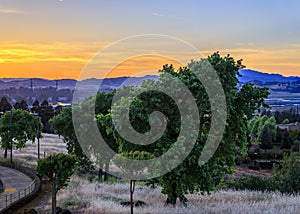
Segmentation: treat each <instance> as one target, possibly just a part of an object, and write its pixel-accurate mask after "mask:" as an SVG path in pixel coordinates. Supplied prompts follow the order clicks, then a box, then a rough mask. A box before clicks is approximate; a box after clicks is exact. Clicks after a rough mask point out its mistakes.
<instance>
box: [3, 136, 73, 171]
mask: <svg viewBox="0 0 300 214" xmlns="http://www.w3.org/2000/svg"><path fill="white" fill-rule="evenodd" d="M0 151H1V153H2V154H3V153H4V151H3V150H0ZM54 153H67V150H66V144H65V143H63V140H62V139H61V138H59V137H58V136H57V135H53V134H45V133H43V138H41V139H40V157H41V158H43V157H44V155H46V156H47V155H50V154H54ZM8 156H9V154H8ZM37 156H38V144H37V140H36V141H35V142H34V143H32V142H27V143H26V147H25V148H23V149H20V150H13V160H14V159H16V160H17V162H18V163H20V164H23V165H26V166H29V167H33V168H35V166H36V164H37Z"/></svg>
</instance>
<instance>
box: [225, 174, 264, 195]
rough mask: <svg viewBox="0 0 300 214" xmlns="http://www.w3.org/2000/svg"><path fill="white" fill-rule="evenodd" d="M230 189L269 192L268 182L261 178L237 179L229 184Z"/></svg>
mask: <svg viewBox="0 0 300 214" xmlns="http://www.w3.org/2000/svg"><path fill="white" fill-rule="evenodd" d="M227 184H228V187H230V188H233V189H235V190H246V189H247V190H258V191H265V190H268V186H269V185H268V181H267V179H263V178H261V177H259V176H253V175H251V176H246V175H243V176H242V177H239V178H236V179H234V180H230V181H228V182H227Z"/></svg>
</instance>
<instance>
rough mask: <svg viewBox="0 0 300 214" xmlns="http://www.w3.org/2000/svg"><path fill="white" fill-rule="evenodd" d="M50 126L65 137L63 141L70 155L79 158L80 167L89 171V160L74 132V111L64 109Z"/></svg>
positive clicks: (53, 119)
mask: <svg viewBox="0 0 300 214" xmlns="http://www.w3.org/2000/svg"><path fill="white" fill-rule="evenodd" d="M50 124H51V126H52V128H53V130H54V131H55V133H56V134H58V135H60V136H63V141H64V142H65V143H66V145H67V146H66V147H67V150H68V153H69V154H73V155H75V156H76V157H77V158H78V162H79V165H80V166H81V167H82V169H89V168H90V162H89V159H88V157H87V156H86V155H85V154H84V153H83V151H82V149H81V147H80V144H79V142H78V141H77V137H76V134H75V131H74V127H73V122H72V109H71V108H68V109H63V110H62V111H61V112H60V113H59V114H58V115H56V116H54V117H53V118H52V119H51V120H50Z"/></svg>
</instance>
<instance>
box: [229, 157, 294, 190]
mask: <svg viewBox="0 0 300 214" xmlns="http://www.w3.org/2000/svg"><path fill="white" fill-rule="evenodd" d="M226 184H227V187H229V188H233V189H235V190H256V191H280V192H282V193H287V194H297V193H299V192H300V154H299V153H291V155H290V156H287V155H286V156H285V157H284V159H283V162H282V163H281V164H280V166H278V165H276V164H274V170H273V174H272V177H270V178H267V179H263V178H261V177H259V176H245V175H244V176H242V177H239V178H235V179H233V180H229V181H227V182H226Z"/></svg>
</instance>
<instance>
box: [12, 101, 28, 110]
mask: <svg viewBox="0 0 300 214" xmlns="http://www.w3.org/2000/svg"><path fill="white" fill-rule="evenodd" d="M14 108H15V109H22V110H25V111H28V105H27V103H26V101H25V100H21V101H20V102H16V104H15V105H14Z"/></svg>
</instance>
